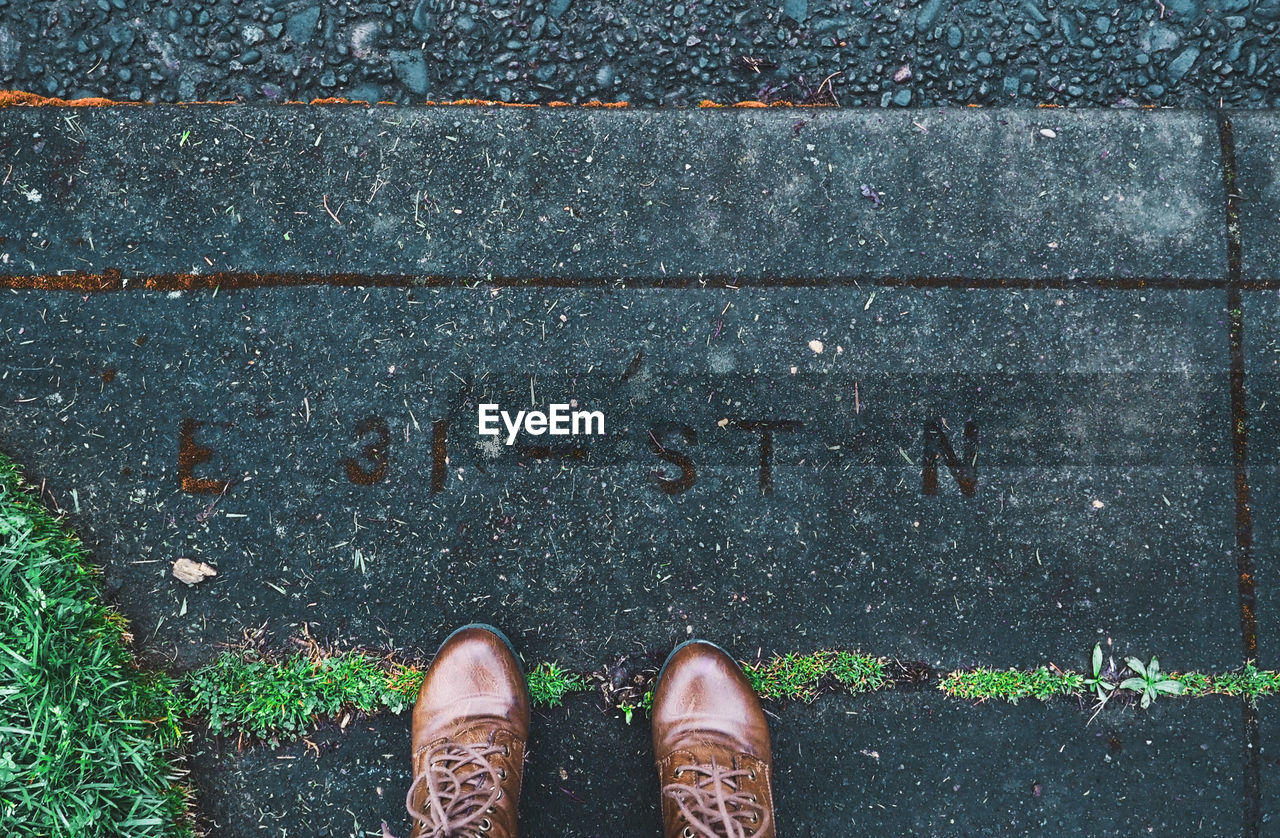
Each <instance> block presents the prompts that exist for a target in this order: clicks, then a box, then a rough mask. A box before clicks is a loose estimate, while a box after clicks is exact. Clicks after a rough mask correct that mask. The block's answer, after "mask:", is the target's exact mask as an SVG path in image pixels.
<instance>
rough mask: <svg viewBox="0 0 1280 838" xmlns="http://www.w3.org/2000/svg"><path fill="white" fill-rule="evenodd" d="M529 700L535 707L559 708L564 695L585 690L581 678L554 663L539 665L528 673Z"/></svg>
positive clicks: (585, 687)
mask: <svg viewBox="0 0 1280 838" xmlns="http://www.w3.org/2000/svg"><path fill="white" fill-rule="evenodd" d="M528 679H529V698H530V699H531V700H532V701H533V703H534V704H535V705H537V706H541V707H559V706H560V703H561V702H562V701H563V700H564V697H565V695H567V694H568V693H571V692H579V691H581V690H585V689H587V683H586V681H584V680H583V678H582V676H580V675H577V674H576V673H573V672H566V671H565V670H563V669H561V668H560V667H559V666H558V665H557V664H554V663H540V664H538V665H537V666H535V667H534V668H533V669H531V670H530V671H529V676H528Z"/></svg>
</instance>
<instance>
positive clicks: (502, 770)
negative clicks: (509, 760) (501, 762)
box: [498, 768, 507, 780]
mask: <svg viewBox="0 0 1280 838" xmlns="http://www.w3.org/2000/svg"><path fill="white" fill-rule="evenodd" d="M498 779H499V780H505V779H507V769H505V768H499V769H498Z"/></svg>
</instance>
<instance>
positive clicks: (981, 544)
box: [0, 287, 1239, 670]
mask: <svg viewBox="0 0 1280 838" xmlns="http://www.w3.org/2000/svg"><path fill="white" fill-rule="evenodd" d="M1223 302H1224V297H1223V295H1222V294H1221V292H1217V291H1207V292H1192V291H1156V290H1147V291H1142V292H1127V291H1101V290H1096V289H1092V290H1083V291H1073V292H1065V291H1054V290H1038V291H1009V290H985V291H959V290H935V291H920V290H910V289H888V288H881V289H879V290H876V291H874V292H873V291H870V290H858V289H856V288H846V289H838V290H836V289H785V290H784V289H774V290H751V289H738V290H729V289H722V290H702V291H698V290H683V291H678V292H673V291H660V290H649V291H625V292H620V291H602V290H596V291H573V290H569V289H537V290H535V289H529V290H515V289H493V288H478V289H475V290H462V289H453V290H440V289H427V290H422V289H419V290H413V291H405V290H398V289H373V290H360V289H341V288H330V287H322V288H310V289H273V290H258V291H239V292H234V293H227V292H224V293H220V294H217V295H213V294H211V293H198V294H183V293H173V294H157V293H152V292H141V293H138V294H114V295H110V294H108V295H90V296H87V297H85V296H80V295H71V294H67V293H65V292H45V293H35V292H22V293H9V294H5V295H3V296H0V323H2V324H3V326H2V327H0V342H2V343H3V347H4V349H3V351H4V353H5V356H6V358H8V359H9V366H8V367H7V368H6V372H5V374H3V375H2V376H0V439H2V440H4V445H5V446H6V448H7V449H9V450H10V451H11V452H12V453H13V454H14V455H16V457H17V458H18V460H19V461H20V462H23V463H25V464H26V465H27V466H28V467H29V468H30V469H31V471H32V473H33V474H34V475H36V477H37V480H43V481H44V485H45V489H46V496H47V497H48V498H51V499H53V500H54V501H55V502H56V503H57V504H58V505H59V506H61V507H62V508H64V509H66V510H68V511H69V512H70V513H71V521H72V522H73V524H74V525H75V526H76V528H77V529H78V531H80V532H81V533H83V534H84V535H85V537H86V538H87V540H88V542H89V544H90V546H91V547H92V549H93V550H94V555H95V557H96V558H97V559H98V560H99V561H102V562H103V563H104V564H105V565H106V567H107V574H106V582H107V585H108V587H109V589H110V591H111V594H112V596H113V597H114V598H115V599H116V600H118V601H119V603H120V604H121V606H122V607H123V608H124V610H125V612H126V613H127V614H128V616H129V617H130V618H131V619H132V620H133V621H134V631H135V634H136V636H137V637H138V638H139V642H140V645H141V646H142V647H143V649H144V651H145V652H146V653H147V654H148V655H149V656H150V658H151V659H152V660H158V661H160V662H162V663H166V664H168V663H172V662H174V661H176V662H177V663H179V664H182V665H185V664H189V663H195V662H198V661H202V660H205V659H207V658H208V657H209V656H210V654H211V653H212V650H213V648H214V647H216V645H217V644H219V643H223V642H227V641H232V640H235V639H237V638H239V637H240V635H241V632H242V630H243V629H244V627H246V626H253V627H256V626H261V625H263V624H264V623H265V624H267V626H268V628H269V629H270V630H272V631H274V632H276V635H277V637H284V636H289V635H294V634H296V633H298V632H299V631H301V630H302V626H303V624H304V623H305V624H306V625H307V627H308V629H309V631H310V632H311V633H312V634H313V635H314V636H316V637H318V638H321V639H324V640H327V641H331V642H335V643H337V644H339V645H349V644H356V645H380V644H388V645H391V646H394V647H396V648H401V649H420V648H423V644H424V643H426V642H427V639H429V638H433V637H436V636H438V635H440V634H441V632H442V631H443V630H444V629H446V628H447V627H449V626H451V625H454V624H458V623H462V622H467V621H470V620H473V619H485V620H488V621H492V622H496V623H499V624H501V625H503V626H505V627H506V628H507V629H508V630H509V631H510V632H511V633H512V634H513V636H515V637H516V638H517V639H518V640H519V641H520V642H521V643H522V645H523V648H525V649H526V650H528V651H529V652H530V654H531V655H533V656H534V657H535V658H537V659H557V660H560V661H561V662H562V663H565V664H568V665H572V666H578V667H583V668H588V669H590V668H594V667H596V666H598V665H600V664H601V663H603V662H605V661H607V660H609V659H611V658H612V657H613V656H614V655H617V654H621V653H624V652H632V651H635V650H636V649H644V650H649V651H655V652H659V651H665V649H666V648H669V647H670V645H671V644H672V643H674V642H676V641H677V640H680V639H682V638H684V637H686V636H687V635H688V634H689V633H697V634H702V635H707V636H712V637H717V638H721V639H723V640H724V641H725V642H727V643H730V644H732V645H733V646H735V647H736V648H741V649H749V650H753V651H754V650H756V649H759V650H762V651H763V652H765V653H768V652H771V651H792V650H797V649H799V650H804V649H810V648H815V647H821V646H846V647H847V646H862V647H864V648H869V649H871V650H874V651H876V652H877V653H881V654H889V655H895V656H899V657H903V658H907V659H915V660H923V661H926V662H928V663H930V664H934V665H940V666H947V667H950V666H962V665H975V664H983V665H994V666H1005V665H1009V666H1012V665H1027V664H1031V663H1040V662H1043V661H1046V660H1052V661H1056V662H1059V663H1061V664H1062V665H1077V666H1083V665H1084V662H1085V660H1086V659H1087V658H1086V655H1087V652H1088V649H1089V648H1090V647H1091V646H1092V645H1093V643H1094V642H1095V641H1098V640H1105V639H1107V638H1111V639H1113V640H1114V642H1115V643H1116V644H1118V648H1119V649H1121V650H1123V651H1124V652H1125V653H1145V652H1153V653H1154V652H1157V651H1159V652H1161V653H1163V654H1165V655H1166V656H1167V655H1168V654H1169V653H1170V652H1171V651H1176V657H1174V658H1171V659H1169V658H1167V659H1166V665H1167V666H1169V667H1176V668H1190V667H1200V668H1206V669H1211V670H1212V669H1221V668H1224V667H1228V666H1232V665H1235V664H1236V663H1237V662H1238V660H1239V651H1238V650H1239V635H1238V630H1239V617H1238V607H1237V603H1236V579H1235V567H1236V566H1235V558H1234V553H1233V549H1234V533H1235V531H1234V499H1233V491H1232V486H1233V483H1232V479H1231V474H1232V472H1231V459H1230V457H1231V449H1230V444H1229V433H1230V421H1229V416H1228V406H1229V398H1228V393H1227V375H1226V365H1227V346H1226V326H1225V324H1224V322H1223V316H1224V315H1223V311H1222V305H1223ZM818 342H820V344H821V346H820V347H819V343H818ZM818 348H821V350H822V351H821V352H818V351H817V349H818ZM569 400H576V401H577V403H578V404H579V405H581V406H584V407H588V408H590V409H593V410H601V411H603V413H604V416H605V423H606V431H607V433H606V435H605V436H603V437H599V436H591V437H586V436H581V437H561V438H556V440H555V441H554V442H548V439H549V438H548V437H546V436H538V437H529V436H526V437H523V438H521V439H518V440H517V441H516V443H515V445H513V446H510V447H508V446H505V445H503V444H501V442H500V441H499V440H498V438H495V437H483V438H482V437H481V436H480V435H479V434H478V433H477V424H478V423H477V406H478V404H479V403H481V402H485V401H492V402H496V403H499V404H501V405H503V406H504V408H506V409H510V410H518V409H523V408H528V407H529V406H530V405H531V404H533V405H537V406H540V407H544V406H545V405H547V404H548V403H550V402H557V401H559V402H568V401H569ZM968 420H972V423H973V427H972V432H973V438H971V439H969V440H966V439H965V434H966V431H965V426H966V422H967V421H968ZM944 422H945V424H943V423H944ZM948 452H950V453H948ZM952 457H954V458H955V459H954V460H953V459H951V458H952ZM975 458H976V459H975ZM930 460H932V468H930V463H929V461H930ZM975 464H976V465H975ZM975 468H976V473H975V472H974V471H973V469H975ZM929 471H932V472H933V476H932V478H930V476H929V474H928V472H929ZM224 488H225V491H223V490H224ZM179 556H188V557H193V558H197V559H200V560H202V561H207V562H210V563H211V564H213V565H216V566H217V568H218V570H219V576H218V577H217V578H216V579H214V580H211V581H210V582H207V583H205V584H203V585H201V586H200V587H198V588H188V587H187V586H186V585H184V584H182V583H180V582H178V581H176V580H174V579H172V578H171V577H170V576H169V566H170V563H171V562H172V561H173V560H174V559H176V558H178V557H179ZM1192 603H1194V606H1192V605H1191V604H1192ZM424 651H430V649H424Z"/></svg>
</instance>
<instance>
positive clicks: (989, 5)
mask: <svg viewBox="0 0 1280 838" xmlns="http://www.w3.org/2000/svg"><path fill="white" fill-rule="evenodd" d="M1278 28H1280V0H1213V2H1204V0H1164V2H1161V0H1136V2H1126V3H1106V2H1092V1H1091V0H1080V1H1079V2H1072V3H1064V2H1054V0H1021V2H1012V1H1011V0H1005V2H987V0H969V2H952V0H920V1H919V2H917V1H916V0H907V1H906V2H897V3H891V2H870V0H856V1H855V2H847V1H846V2H833V3H820V2H816V0H779V2H774V3H771V4H768V3H750V2H740V1H736V0H725V2H696V0H693V1H692V2H677V3H675V4H668V3H662V4H655V3H643V2H634V0H623V1H622V2H605V1H604V0H525V1H524V2H521V0H494V2H488V3H475V2H463V0H387V2H333V1H332V0H327V1H326V2H313V0H296V2H285V3H279V4H261V3H252V2H240V0H189V2H182V0H44V1H43V2H12V0H0V87H3V88H9V89H17V90H24V91H29V92H33V93H38V94H41V95H45V96H57V97H64V98H66V97H71V98H80V97H86V96H106V97H109V98H112V99H116V100H121V101H146V102H175V101H194V100H242V101H251V102H269V101H283V100H296V99H303V100H309V99H311V98H316V97H347V98H354V99H363V100H366V101H379V100H393V101H396V102H400V103H412V102H423V101H446V100H456V99H462V98H483V99H490V100H500V101H504V102H512V103H535V102H548V101H557V100H559V101H567V102H575V103H581V102H587V101H591V100H603V101H613V102H630V103H633V104H636V105H692V104H697V103H698V102H700V101H701V100H704V99H710V100H714V101H717V102H723V103H728V102H735V101H742V100H760V101H767V102H774V101H791V102H808V103H827V104H840V105H843V106H856V107H866V106H870V107H895V106H933V105H965V104H981V105H1001V104H1016V105H1022V106H1027V105H1034V104H1057V105H1067V106H1135V105H1167V106H1183V107H1218V106H1223V105H1225V106H1230V107H1274V106H1276V105H1277V104H1280V84H1278V83H1277V79H1278V78H1280V76H1278V75H1277V73H1276V70H1277V68H1280V57H1278V56H1277V51H1278V50H1280V39H1278V38H1277V29H1278Z"/></svg>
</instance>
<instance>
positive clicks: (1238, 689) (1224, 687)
mask: <svg viewBox="0 0 1280 838" xmlns="http://www.w3.org/2000/svg"><path fill="white" fill-rule="evenodd" d="M1212 692H1215V693H1217V694H1219V695H1230V696H1244V697H1246V698H1248V699H1250V700H1256V699H1257V698H1259V697H1261V696H1268V695H1275V694H1276V693H1277V692H1280V672H1272V671H1270V670H1265V669H1258V668H1257V667H1256V666H1254V665H1253V663H1252V662H1250V663H1248V664H1246V665H1245V668H1244V671H1243V672H1228V673H1226V674H1224V675H1215V676H1213V689H1212Z"/></svg>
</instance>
